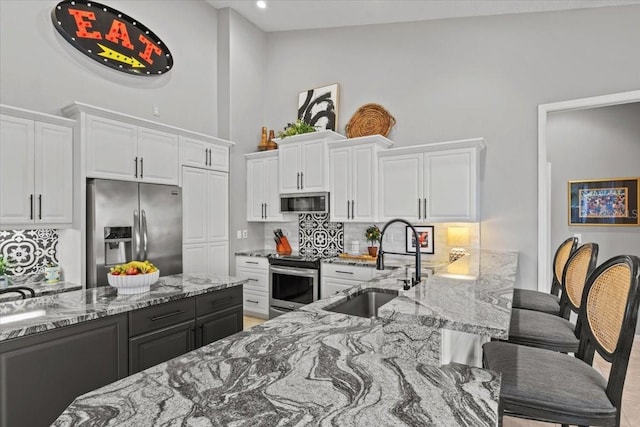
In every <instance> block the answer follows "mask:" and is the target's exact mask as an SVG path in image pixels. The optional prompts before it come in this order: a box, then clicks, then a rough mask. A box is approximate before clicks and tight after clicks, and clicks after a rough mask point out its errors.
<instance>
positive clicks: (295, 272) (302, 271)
mask: <svg viewBox="0 0 640 427" xmlns="http://www.w3.org/2000/svg"><path fill="white" fill-rule="evenodd" d="M270 271H271V272H272V273H276V274H288V275H291V276H302V277H315V276H316V274H318V270H312V269H310V268H283V267H270Z"/></svg>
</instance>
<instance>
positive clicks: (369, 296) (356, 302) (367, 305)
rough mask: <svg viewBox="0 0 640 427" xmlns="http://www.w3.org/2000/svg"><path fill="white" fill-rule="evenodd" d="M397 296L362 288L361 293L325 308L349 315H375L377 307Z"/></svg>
mask: <svg viewBox="0 0 640 427" xmlns="http://www.w3.org/2000/svg"><path fill="white" fill-rule="evenodd" d="M397 296H398V295H396V294H389V293H386V292H380V291H374V290H368V289H364V290H363V291H362V293H360V294H357V295H356V296H351V297H350V298H349V299H348V300H346V301H344V302H341V303H340V304H338V305H336V306H335V307H331V308H327V309H326V310H327V311H333V312H335V313H342V314H349V315H351V316H360V317H366V318H371V317H377V316H378V309H379V308H380V307H381V306H383V305H384V304H386V303H388V302H389V301H391V300H392V299H394V298H395V297H397Z"/></svg>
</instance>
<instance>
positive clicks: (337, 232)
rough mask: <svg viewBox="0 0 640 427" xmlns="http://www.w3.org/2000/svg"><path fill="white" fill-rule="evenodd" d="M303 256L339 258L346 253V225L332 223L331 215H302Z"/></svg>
mask: <svg viewBox="0 0 640 427" xmlns="http://www.w3.org/2000/svg"><path fill="white" fill-rule="evenodd" d="M298 236H299V245H300V248H299V251H300V254H302V255H319V256H323V257H332V256H337V255H338V254H339V253H342V252H344V224H343V223H341V222H330V221H329V214H302V215H300V217H299V220H298Z"/></svg>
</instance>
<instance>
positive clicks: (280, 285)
mask: <svg viewBox="0 0 640 427" xmlns="http://www.w3.org/2000/svg"><path fill="white" fill-rule="evenodd" d="M319 294H320V258H319V257H308V256H303V255H275V256H270V257H269V319H273V318H274V317H277V316H280V315H281V314H285V313H287V312H289V311H293V310H296V309H298V308H300V307H302V306H303V305H306V304H309V303H312V302H313V301H316V300H318V297H319Z"/></svg>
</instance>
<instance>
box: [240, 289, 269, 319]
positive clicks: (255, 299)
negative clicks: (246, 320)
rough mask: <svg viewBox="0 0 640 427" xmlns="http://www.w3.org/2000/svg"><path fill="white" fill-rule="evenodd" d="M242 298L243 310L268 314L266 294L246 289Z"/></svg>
mask: <svg viewBox="0 0 640 427" xmlns="http://www.w3.org/2000/svg"><path fill="white" fill-rule="evenodd" d="M242 300H243V308H244V309H245V310H247V311H252V312H254V313H261V314H269V297H268V296H267V294H263V293H258V292H251V291H246V292H245V293H244V296H243V298H242Z"/></svg>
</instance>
